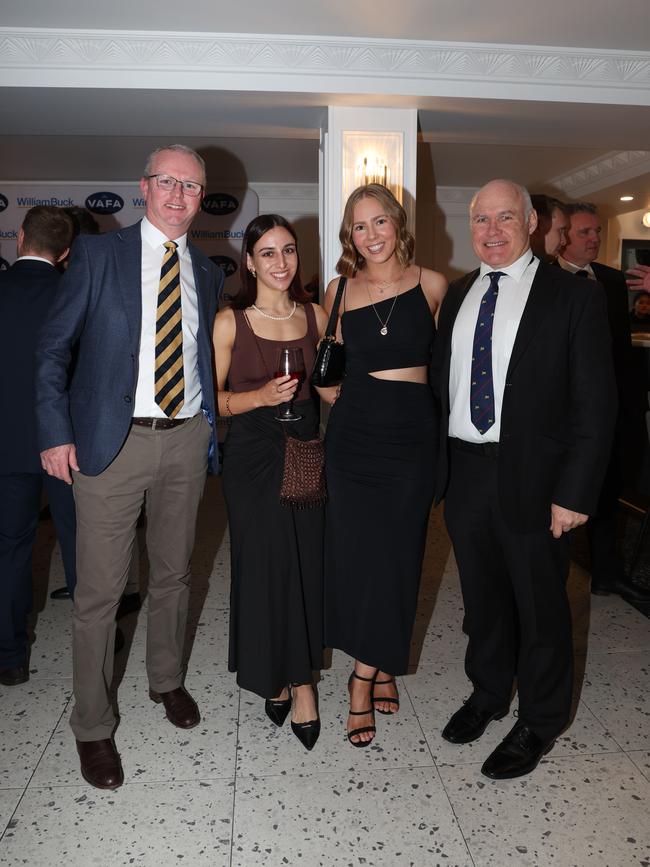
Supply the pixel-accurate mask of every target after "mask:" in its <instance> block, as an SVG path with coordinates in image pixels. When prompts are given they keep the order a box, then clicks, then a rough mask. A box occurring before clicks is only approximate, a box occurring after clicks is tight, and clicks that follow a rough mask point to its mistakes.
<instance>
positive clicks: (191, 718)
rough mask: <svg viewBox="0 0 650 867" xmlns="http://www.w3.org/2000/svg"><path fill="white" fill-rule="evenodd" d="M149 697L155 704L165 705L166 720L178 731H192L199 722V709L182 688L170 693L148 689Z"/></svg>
mask: <svg viewBox="0 0 650 867" xmlns="http://www.w3.org/2000/svg"><path fill="white" fill-rule="evenodd" d="M149 697H150V698H151V700H152V701H155V702H156V704H160V702H162V703H163V704H164V705H165V711H166V715H167V719H168V720H169V722H170V723H172V724H173V725H175V726H177V727H178V728H179V729H193V728H194V726H197V725H198V724H199V723H200V722H201V714H200V713H199V708H198V706H197V704H196V702H195V701H194V699H193V698H192V696H191V695H190V694H189V692H188V691H187V690H186V689H185V687H184V686H179V687H178V688H177V689H172V690H171V691H170V692H154V690H153V689H150V690H149Z"/></svg>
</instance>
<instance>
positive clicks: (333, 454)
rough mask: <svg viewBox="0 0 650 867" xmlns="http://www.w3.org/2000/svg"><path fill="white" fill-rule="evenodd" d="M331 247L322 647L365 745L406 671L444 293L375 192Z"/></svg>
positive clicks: (393, 706)
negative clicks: (335, 358)
mask: <svg viewBox="0 0 650 867" xmlns="http://www.w3.org/2000/svg"><path fill="white" fill-rule="evenodd" d="M339 237H340V239H341V244H342V246H343V253H342V256H341V258H340V259H339V262H338V264H337V268H336V270H337V271H338V273H339V274H341V275H343V276H344V277H347V283H346V287H345V293H344V296H343V299H342V302H341V307H340V310H339V314H340V328H341V334H342V339H343V341H344V343H345V349H346V375H345V379H344V380H343V384H342V386H341V391H340V396H339V398H338V400H337V401H336V403H335V404H334V407H333V409H332V412H331V415H330V419H329V422H328V428H327V438H326V449H327V451H326V470H327V486H328V492H329V502H328V504H327V518H326V544H325V550H326V554H325V643H326V645H327V646H330V647H338V648H340V649H341V650H344V651H345V652H346V653H348V654H349V655H350V656H352V657H353V658H354V659H355V665H354V671H353V673H352V674H351V676H350V681H349V693H350V716H349V717H348V725H347V734H348V739H349V740H350V742H351V743H352V744H354V746H357V747H365V746H367V745H368V744H369V743H370V742H371V741H372V739H373V738H374V736H375V718H374V711H375V710H378V711H380V712H381V713H387V714H390V713H396V712H397V710H398V709H399V698H398V694H397V687H396V683H395V676H396V675H400V674H404V673H405V672H406V670H407V665H408V656H409V645H410V641H411V633H412V630H413V622H414V618H415V609H416V603H417V594H418V586H419V581H420V571H421V567H422V557H423V553H424V544H425V541H426V529H427V522H428V517H429V510H430V507H431V501H432V498H433V487H434V467H435V460H436V454H437V431H438V425H437V419H436V413H435V408H434V402H433V395H432V392H431V389H430V386H429V385H428V365H429V360H430V356H431V349H432V344H433V339H434V333H435V327H434V320H433V317H434V315H435V313H436V311H437V309H438V306H439V305H440V303H441V301H442V298H443V296H444V293H445V291H446V288H447V284H446V281H445V279H444V277H443V276H442V275H441V274H438V273H436V272H435V271H429V270H427V269H424V268H419V267H418V266H416V265H415V264H413V262H412V256H413V247H414V239H413V236H412V235H411V234H410V233H409V232H408V230H407V228H406V213H405V212H404V209H403V208H402V206H401V205H400V204H399V202H398V201H397V200H396V199H395V197H394V196H393V194H392V193H391V192H390V191H389V190H388V189H387V188H386V187H384V186H382V185H380V184H368V185H366V186H364V187H359V188H358V189H357V190H355V191H354V192H353V193H352V195H351V196H350V198H349V199H348V202H347V204H346V206H345V213H344V216H343V223H342V225H341V230H340V234H339ZM338 282H339V281H338V279H336V280H333V281H332V282H331V284H330V286H329V287H328V291H327V299H328V302H327V303H326V307H331V305H332V300H333V298H334V295H335V294H336V287H337V285H338Z"/></svg>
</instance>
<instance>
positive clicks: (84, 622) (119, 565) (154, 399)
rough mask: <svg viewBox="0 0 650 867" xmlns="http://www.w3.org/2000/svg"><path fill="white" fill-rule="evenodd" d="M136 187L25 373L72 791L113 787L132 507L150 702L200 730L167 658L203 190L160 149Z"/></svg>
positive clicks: (198, 414)
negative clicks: (77, 775) (145, 578)
mask: <svg viewBox="0 0 650 867" xmlns="http://www.w3.org/2000/svg"><path fill="white" fill-rule="evenodd" d="M140 188H141V190H142V194H143V196H144V198H145V200H146V215H145V217H144V219H143V220H142V222H141V223H138V224H136V225H134V226H129V227H128V228H126V229H120V230H119V231H117V232H111V233H108V234H105V235H98V236H91V235H80V236H79V237H78V238H77V240H76V241H75V244H74V247H73V252H72V257H71V261H70V265H69V267H68V270H67V271H66V274H65V276H64V277H63V278H62V281H61V284H60V290H59V292H58V293H57V297H56V300H55V303H54V305H53V308H52V310H51V312H50V317H49V321H48V323H47V324H46V326H45V327H44V328H43V331H42V334H41V340H40V362H39V369H38V375H37V398H38V403H37V412H38V421H39V441H40V448H41V459H42V464H43V467H44V468H45V470H46V471H47V472H48V473H50V474H51V475H54V476H56V477H57V478H59V479H62V480H64V481H66V482H68V483H72V482H73V483H74V484H73V491H74V496H75V503H76V507H77V588H76V592H75V598H74V617H73V663H74V666H73V678H74V680H73V686H74V694H75V706H74V710H73V712H72V717H71V720H70V724H71V727H72V729H73V731H74V734H75V737H76V740H77V749H78V752H79V756H80V760H81V772H82V774H83V776H84V778H85V779H86V780H87V781H88V782H89V783H91V784H92V785H94V786H97V787H98V788H106V789H114V788H117V787H118V786H120V785H121V784H122V782H123V779H124V778H123V772H122V767H121V764H120V758H119V755H118V753H117V750H116V747H115V744H114V741H113V731H114V729H115V724H116V718H115V714H114V711H113V708H112V706H111V701H110V699H109V694H108V691H109V688H110V684H111V681H112V677H113V645H114V639H115V612H116V609H117V606H118V604H119V600H120V597H121V595H122V593H123V590H124V586H125V584H126V580H127V575H128V571H129V563H130V560H131V555H132V552H133V547H134V544H135V527H136V522H137V519H138V515H139V513H140V509H141V507H142V505H143V504H144V505H145V508H146V513H147V551H148V556H149V563H150V576H149V610H148V619H147V674H148V679H149V688H150V691H149V694H150V697H151V698H152V700H153V701H155V702H162V703H163V705H164V708H165V711H166V716H167V718H168V719H169V720H170V722H172V723H173V724H174V725H176V726H178V727H180V728H191V727H193V726H195V725H198V723H199V721H200V715H199V710H198V707H197V705H196V703H195V701H194V699H193V698H192V697H191V696H190V695H189V693H188V692H187V691H186V690H185V688H184V686H183V676H184V671H183V660H182V654H183V644H184V637H185V628H186V621H187V606H188V597H189V575H190V568H189V561H190V556H191V553H192V548H193V545H194V534H195V527H196V514H197V510H198V505H199V500H200V498H201V494H202V492H203V486H204V483H205V474H206V469H207V466H208V457H209V453H210V454H211V455H212V456H213V461H214V462H215V463H216V461H217V455H218V452H217V449H216V443H215V430H214V422H215V404H214V385H213V377H212V354H211V345H212V344H211V335H212V325H213V320H214V317H215V314H216V310H217V302H218V297H219V293H220V291H221V288H222V285H223V272H222V271H221V270H220V269H219V268H218V267H217V266H216V265H214V264H213V263H212V262H211V261H210V260H209V259H208V258H207V256H205V255H204V254H203V253H202V252H200V251H199V250H198V249H196V248H195V247H193V246H192V245H191V244H189V243H188V240H187V232H188V229H189V227H190V225H191V223H192V221H193V219H194V217H195V216H196V214H197V212H198V210H199V208H200V206H201V199H202V197H203V193H204V190H205V164H204V162H203V159H202V158H201V157H200V156H199V155H198V154H197V153H196V152H195V151H192V150H191V149H189V148H187V147H185V146H183V145H170V146H167V147H164V148H159V149H157V150H156V151H154V152H153V153H152V154H151V155H150V156H149V158H148V160H147V163H146V166H145V171H144V175H143V177H142V179H141V181H140ZM77 342H78V354H77V359H76V363H75V367H74V371H73V374H72V378H71V381H70V383H69V385H68V368H69V365H70V353H71V348H72V346H73V345H74V344H75V343H77Z"/></svg>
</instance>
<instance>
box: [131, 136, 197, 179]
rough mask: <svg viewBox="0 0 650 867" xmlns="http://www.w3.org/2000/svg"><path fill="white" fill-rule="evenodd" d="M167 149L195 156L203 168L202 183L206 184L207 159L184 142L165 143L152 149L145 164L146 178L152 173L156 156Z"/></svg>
mask: <svg viewBox="0 0 650 867" xmlns="http://www.w3.org/2000/svg"><path fill="white" fill-rule="evenodd" d="M165 151H175V152H176V153H181V154H186V155H187V156H190V157H194V159H195V160H196V161H197V163H198V164H199V166H200V168H201V174H202V176H203V177H202V183H203V186H205V182H206V177H207V175H206V171H205V160H204V159H203V157H202V156H201V154H198V153H197V152H196V151H195V150H193V149H192V148H188V146H187V145H184V144H170V145H163V146H162V147H159V148H156V150H155V151H151V153H150V154H149V156H148V157H147V161H146V163H145V164H144V177H145V178H148V177H149V176H150V175H151V174H152V169H153V163H154V160H155V158H156V157H157V156H158V154H161V153H164V152H165ZM179 180H181V179H179ZM182 180H185V179H184V178H183V179H182Z"/></svg>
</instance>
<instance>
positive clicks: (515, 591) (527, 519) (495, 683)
mask: <svg viewBox="0 0 650 867" xmlns="http://www.w3.org/2000/svg"><path fill="white" fill-rule="evenodd" d="M536 222H537V220H536V214H535V211H534V210H533V208H532V205H531V202H530V198H529V196H528V193H527V192H526V190H525V189H523V187H520V186H519V185H517V184H514V183H513V182H512V181H507V180H495V181H491V182H490V183H488V184H487V185H486V186H485V187H483V188H482V189H481V190H479V192H478V193H477V194H476V196H475V197H474V199H473V200H472V203H471V205H470V226H471V233H472V241H473V246H474V251H475V253H476V255H477V257H478V258H479V260H480V261H481V266H480V268H479V269H478V270H476V271H473V272H472V273H471V274H468V275H466V276H465V277H462V278H460V279H459V280H457V281H455V282H454V283H452V284H451V286H450V287H449V292H448V294H447V296H446V298H445V300H444V302H443V304H442V307H441V310H440V318H439V326H438V340H437V344H436V349H435V352H434V363H433V365H432V375H433V382H434V387H437V388H439V392H440V401H441V449H440V461H439V467H438V478H437V482H436V499H437V500H438V501H439V500H440V499H442V497H443V496H445V518H446V521H447V527H448V529H449V534H450V536H451V540H452V543H453V546H454V552H455V555H456V560H457V562H458V568H459V573H460V580H461V587H462V592H463V599H464V602H465V624H466V629H467V632H468V635H469V642H468V646H467V653H466V657H465V668H466V672H467V675H468V677H469V679H470V680H471V682H472V685H473V693H472V695H471V697H470V698H469V700H468V701H467V702H466V703H465V704H464V705H463V707H462V708H461V709H460V710H459V711H457V712H456V713H455V714H454V715H453V716H452V718H451V719H450V721H449V723H448V724H447V725H446V726H445V729H444V730H443V733H442V734H443V737H444V738H445V739H446V740H448V741H451V742H452V743H469V742H471V741H474V740H476V739H477V738H479V737H480V736H481V735H482V734H483V732H484V731H485V729H486V727H487V725H488V724H489V723H490V721H491V720H493V719H500V718H501V717H503V716H505V715H506V713H507V712H508V708H509V704H510V697H511V691H512V686H513V680H514V678H515V677H516V678H517V689H518V693H519V718H518V721H517V723H516V725H515V726H514V728H513V729H512V730H511V731H510V732H509V733H508V735H507V736H506V737H505V739H504V740H503V741H502V743H501V744H500V745H499V746H498V747H497V748H496V749H495V750H494V752H493V753H492V754H491V755H490V756H489V757H488V759H487V760H486V761H485V763H484V765H483V767H482V772H483V773H484V774H485V775H486V776H488V777H491V778H493V779H510V778H513V777H518V776H521V775H523V774H527V773H529V772H530V771H532V770H533V769H534V768H535V767H536V765H537V763H538V762H539V760H540V759H541V757H542V756H543V755H545V754H546V753H547V752H548V751H549V750H550V749H551V747H552V746H553V743H554V739H555V738H556V737H557V735H558V734H559V733H560V732H561V731H562V730H563V729H564V728H565V727H566V725H567V723H568V721H569V714H570V708H571V694H572V659H573V654H572V642H571V617H570V613H569V604H568V600H567V595H566V589H565V581H566V577H567V573H568V566H569V552H568V543H567V537H566V533H567V532H568V531H569V530H571V529H572V528H573V527H576V526H578V525H579V524H582V523H584V522H585V521H586V520H587V516H588V514H589V513H590V512H593V511H594V509H595V506H596V502H597V499H598V493H599V490H600V485H601V481H602V477H603V475H604V472H605V467H606V464H607V458H608V454H609V448H610V443H611V435H612V430H613V426H614V414H615V404H616V391H615V384H614V377H613V371H612V362H611V355H610V351H609V345H608V343H609V341H608V339H607V321H606V316H605V304H604V299H603V297H602V294H601V293H599V292H597V291H596V292H592V291H590V289H589V288H588V287H587V286H585V285H583V284H582V283H581V282H580V281H579V280H576V279H575V278H572V277H569V276H568V275H566V274H565V273H564V272H563V271H561V270H560V269H559V268H554V267H551V266H548V265H546V264H544V263H542V262H540V261H539V260H538V259H537V258H536V257H535V256H534V255H533V254H532V253H531V250H530V240H529V238H530V234H531V233H532V232H533V231H534V230H535V226H536Z"/></svg>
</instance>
